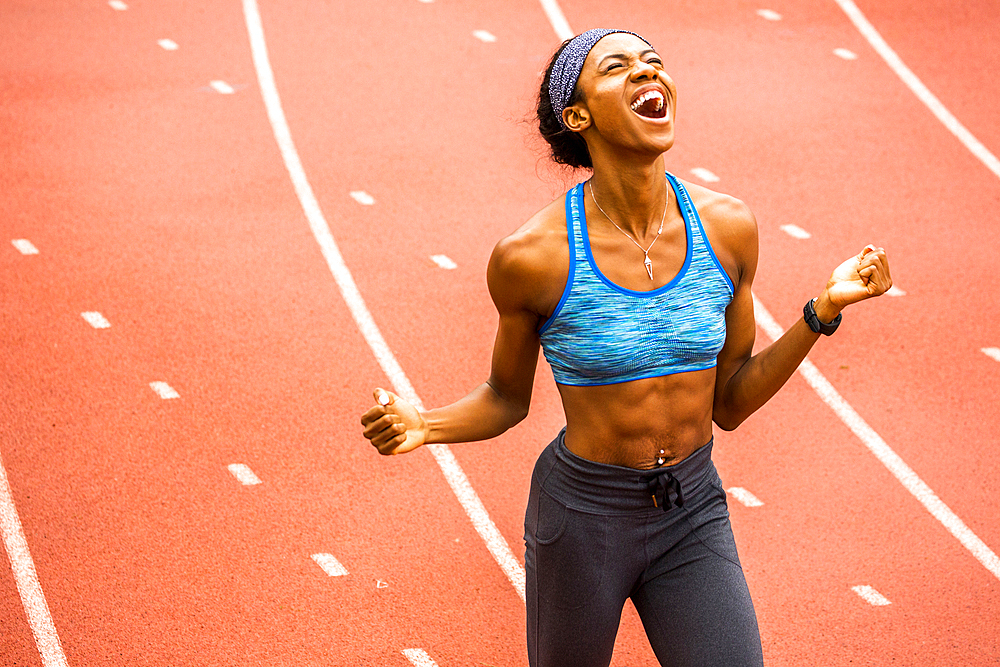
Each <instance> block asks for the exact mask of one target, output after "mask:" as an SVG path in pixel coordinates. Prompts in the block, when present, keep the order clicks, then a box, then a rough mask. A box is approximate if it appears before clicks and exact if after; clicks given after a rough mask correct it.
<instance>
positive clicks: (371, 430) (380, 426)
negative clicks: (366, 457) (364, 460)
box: [364, 414, 401, 440]
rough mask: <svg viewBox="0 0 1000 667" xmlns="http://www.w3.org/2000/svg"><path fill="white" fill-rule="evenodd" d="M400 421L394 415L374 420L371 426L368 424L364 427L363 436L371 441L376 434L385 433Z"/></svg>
mask: <svg viewBox="0 0 1000 667" xmlns="http://www.w3.org/2000/svg"><path fill="white" fill-rule="evenodd" d="M400 421H401V420H400V418H399V416H398V415H394V414H387V415H384V416H382V417H380V418H379V419H377V420H375V421H374V422H372V423H371V424H368V426H367V427H365V431H364V436H365V437H366V438H368V439H369V440H371V439H372V438H374V437H376V436H377V435H378V434H380V433H382V431H385V430H386V429H387V428H389V427H390V426H393V425H395V424H398V423H400Z"/></svg>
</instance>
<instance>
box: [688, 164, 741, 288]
mask: <svg viewBox="0 0 1000 667" xmlns="http://www.w3.org/2000/svg"><path fill="white" fill-rule="evenodd" d="M684 186H685V187H686V188H687V190H688V193H690V195H691V201H692V203H694V206H695V208H696V209H697V210H698V216H699V217H700V218H701V221H702V224H703V226H704V227H705V233H706V234H708V237H709V241H710V243H711V244H712V247H713V249H714V250H715V253H716V255H717V256H718V257H719V261H720V262H722V264H723V266H725V267H726V269H727V271H730V275H731V276H732V275H734V271H735V275H736V276H743V275H746V274H747V273H748V272H749V273H750V274H751V275H752V274H753V272H754V271H755V270H756V267H757V243H758V242H757V218H756V217H754V214H753V211H751V210H750V207H749V206H747V205H746V204H745V203H744V202H742V201H741V200H739V199H737V198H736V197H733V196H730V195H727V194H723V193H721V192H715V191H714V190H709V189H708V188H706V187H703V186H701V185H697V184H693V183H688V182H684ZM735 282H737V281H735V280H734V283H735Z"/></svg>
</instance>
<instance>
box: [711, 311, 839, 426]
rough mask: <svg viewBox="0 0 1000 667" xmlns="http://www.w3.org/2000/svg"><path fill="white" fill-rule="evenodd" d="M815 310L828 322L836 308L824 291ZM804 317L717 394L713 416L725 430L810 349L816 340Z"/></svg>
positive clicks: (738, 421)
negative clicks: (719, 394)
mask: <svg viewBox="0 0 1000 667" xmlns="http://www.w3.org/2000/svg"><path fill="white" fill-rule="evenodd" d="M816 314H817V315H818V316H819V319H820V320H821V321H823V322H831V321H833V320H834V319H835V318H836V316H837V315H838V314H839V310H838V309H837V308H836V307H834V306H833V305H832V304H830V302H829V299H827V298H826V295H825V293H824V295H823V296H821V297H820V298H819V299H818V300H817V301H816ZM819 337H820V334H818V333H814V332H813V331H812V329H810V328H809V325H808V324H806V321H805V319H804V318H799V320H798V321H797V322H796V323H795V324H793V325H792V326H791V327H790V328H789V329H788V331H786V332H785V333H784V335H782V336H781V338H779V339H778V340H776V341H774V342H773V343H772V344H771V345H769V346H768V347H767V348H765V349H764V350H762V351H761V352H759V353H758V354H756V355H754V356H752V357H750V358H749V359H747V361H746V362H745V363H744V364H743V366H742V367H740V369H739V370H738V371H736V373H734V374H733V376H732V377H731V378H730V379H729V381H728V382H727V383H726V385H725V388H724V390H723V391H722V392H721V396H717V397H716V402H715V409H714V414H713V418H714V420H715V422H716V423H717V424H718V425H719V426H720V428H723V429H725V430H732V429H735V428H736V427H737V426H739V425H740V424H741V423H742V422H743V421H744V420H746V418H747V417H749V416H750V415H752V414H753V413H754V412H756V411H757V410H758V409H759V408H760V407H761V406H762V405H764V404H765V403H767V402H768V401H769V400H771V397H772V396H774V395H775V394H776V393H777V392H778V390H779V389H781V387H783V386H784V384H785V383H786V382H787V381H788V379H789V378H790V377H791V376H792V374H793V373H794V372H795V371H796V369H797V368H798V367H799V365H800V364H801V363H802V360H803V359H805V358H806V355H807V354H808V353H809V350H810V349H812V346H813V345H815V344H816V341H817V340H819Z"/></svg>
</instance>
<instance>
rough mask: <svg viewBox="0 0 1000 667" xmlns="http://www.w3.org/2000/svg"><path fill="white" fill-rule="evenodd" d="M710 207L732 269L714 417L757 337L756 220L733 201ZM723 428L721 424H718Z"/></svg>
mask: <svg viewBox="0 0 1000 667" xmlns="http://www.w3.org/2000/svg"><path fill="white" fill-rule="evenodd" d="M727 200H728V201H726V202H724V203H722V204H719V205H716V206H714V207H713V208H714V209H716V210H715V211H714V214H715V215H714V217H715V219H714V222H715V223H716V224H713V225H712V227H713V229H714V230H717V234H716V237H717V239H718V240H717V241H716V242H717V243H720V242H721V245H722V246H723V248H724V250H725V252H726V253H727V255H728V259H729V260H730V261H729V262H727V263H728V264H730V265H731V266H733V267H734V269H735V274H736V275H735V276H733V278H734V279H733V300H732V301H731V302H730V304H729V306H728V307H727V308H726V342H725V344H724V345H723V347H722V351H721V352H719V356H718V360H717V366H716V377H715V410H714V413H715V418H716V420H717V421H718V420H719V418H720V416H724V415H725V407H726V401H727V398H728V391H727V386H728V384H729V381H730V380H731V379H732V378H733V376H734V375H735V374H736V373H737V372H738V371H739V370H740V368H742V367H743V365H744V364H745V363H746V362H747V360H748V359H750V356H751V355H752V354H753V344H754V338H755V335H756V322H755V319H754V308H753V294H752V291H751V289H752V286H753V279H754V275H755V274H756V271H757V248H758V246H757V221H756V219H755V218H754V215H753V213H752V212H751V211H750V209H749V208H748V207H747V206H746V205H745V204H743V202H740V201H738V200H735V199H731V198H727ZM720 426H723V428H725V425H724V424H720Z"/></svg>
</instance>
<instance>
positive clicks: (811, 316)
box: [802, 299, 844, 336]
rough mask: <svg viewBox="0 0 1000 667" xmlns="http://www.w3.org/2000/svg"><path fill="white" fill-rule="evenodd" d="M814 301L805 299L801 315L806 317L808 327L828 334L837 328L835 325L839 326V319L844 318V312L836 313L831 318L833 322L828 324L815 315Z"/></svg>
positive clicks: (825, 334) (816, 331)
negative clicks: (835, 315)
mask: <svg viewBox="0 0 1000 667" xmlns="http://www.w3.org/2000/svg"><path fill="white" fill-rule="evenodd" d="M815 302H816V299H809V300H808V301H806V305H805V307H803V308H802V315H803V317H805V319H806V324H808V325H809V328H810V329H812V330H813V331H814V332H815V333H819V334H823V335H824V336H829V335H830V334H832V333H833V332H834V331H836V330H837V327H839V326H840V321H841V320H842V319H844V314H843V313H838V315H837V317H835V318H834V319H833V322H830V323H829V324H827V323H826V322H820V321H819V316H818V315H816V306H815V305H813V304H814V303H815Z"/></svg>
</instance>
